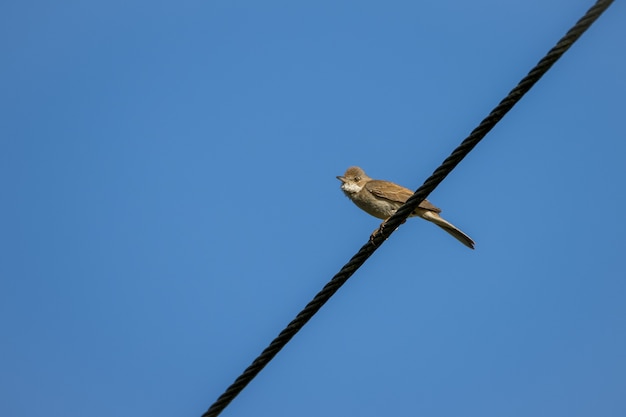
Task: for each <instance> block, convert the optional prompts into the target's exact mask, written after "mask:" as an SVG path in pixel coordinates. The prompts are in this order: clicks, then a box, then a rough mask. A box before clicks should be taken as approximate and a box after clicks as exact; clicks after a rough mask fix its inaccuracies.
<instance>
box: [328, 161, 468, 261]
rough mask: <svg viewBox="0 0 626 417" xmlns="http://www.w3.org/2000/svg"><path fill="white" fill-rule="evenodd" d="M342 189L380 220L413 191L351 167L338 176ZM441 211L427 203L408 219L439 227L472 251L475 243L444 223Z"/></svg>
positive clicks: (421, 204)
mask: <svg viewBox="0 0 626 417" xmlns="http://www.w3.org/2000/svg"><path fill="white" fill-rule="evenodd" d="M337 179H339V180H340V181H341V189H342V190H343V192H344V194H345V195H346V196H348V198H350V200H352V201H353V202H354V204H356V205H357V206H358V207H359V208H361V209H362V210H364V211H365V212H367V213H369V214H371V215H372V216H374V217H377V218H379V219H384V220H386V219H388V218H389V217H391V215H392V214H394V213H395V212H396V210H397V209H398V208H400V206H401V205H402V204H404V203H405V202H406V200H408V199H409V197H411V196H412V195H413V191H411V190H409V189H408V188H404V187H402V186H400V185H398V184H394V183H393V182H390V181H383V180H374V179H372V178H370V177H368V176H367V174H365V171H363V170H362V169H361V168H359V167H350V168H348V169H347V170H346V173H345V174H344V175H343V176H338V177H337ZM439 213H441V209H439V208H437V207H435V206H434V205H432V204H431V203H430V202H429V201H428V200H424V201H422V202H421V203H420V204H419V206H418V208H416V209H415V211H414V212H413V213H412V214H411V215H410V216H409V217H414V216H418V217H421V218H422V219H424V220H428V221H429V222H432V223H434V224H436V225H437V226H439V227H441V228H442V229H443V230H445V231H446V232H448V233H449V234H450V235H452V236H453V237H454V238H456V239H457V240H458V241H459V242H461V243H462V244H464V245H465V246H467V247H468V248H470V249H474V241H473V240H472V239H471V238H470V237H469V236H468V235H466V234H465V233H463V232H462V231H461V230H460V229H458V228H457V227H456V226H454V225H453V224H452V223H450V222H448V221H446V220H445V219H443V218H442V217H441V216H440V215H439Z"/></svg>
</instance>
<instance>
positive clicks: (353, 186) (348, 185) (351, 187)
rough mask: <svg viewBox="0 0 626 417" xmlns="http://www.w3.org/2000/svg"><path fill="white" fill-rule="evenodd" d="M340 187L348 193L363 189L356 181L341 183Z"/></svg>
mask: <svg viewBox="0 0 626 417" xmlns="http://www.w3.org/2000/svg"><path fill="white" fill-rule="evenodd" d="M341 189H342V190H344V191H345V192H346V193H348V194H356V193H358V192H359V191H361V190H362V189H363V186H361V185H358V184H357V183H356V182H344V183H343V184H341Z"/></svg>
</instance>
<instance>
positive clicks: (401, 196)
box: [365, 180, 441, 213]
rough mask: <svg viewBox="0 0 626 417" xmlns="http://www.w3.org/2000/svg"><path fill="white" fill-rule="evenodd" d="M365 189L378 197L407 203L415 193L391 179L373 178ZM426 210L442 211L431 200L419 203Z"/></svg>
mask: <svg viewBox="0 0 626 417" xmlns="http://www.w3.org/2000/svg"><path fill="white" fill-rule="evenodd" d="M365 189H366V190H367V191H369V192H370V193H372V194H374V195H375V196H376V197H378V198H382V199H385V200H389V201H395V202H398V203H405V202H406V200H408V199H409V197H411V196H412V195H413V191H411V190H409V189H408V188H404V187H401V186H399V185H398V184H394V183H393V182H389V181H382V180H372V181H368V182H367V183H366V184H365ZM419 207H420V208H422V209H424V210H429V211H434V212H435V213H441V209H439V208H437V207H435V206H433V205H432V204H431V203H430V201H428V200H424V201H422V202H421V203H420V205H419Z"/></svg>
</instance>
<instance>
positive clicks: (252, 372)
mask: <svg viewBox="0 0 626 417" xmlns="http://www.w3.org/2000/svg"><path fill="white" fill-rule="evenodd" d="M611 3H613V0H598V2H596V4H595V5H594V6H593V7H592V8H591V9H589V10H588V11H587V13H586V14H585V15H584V16H583V17H582V18H581V19H580V20H579V21H578V22H577V23H576V24H575V25H574V26H573V27H572V28H571V29H570V30H569V31H568V32H567V34H566V35H565V36H564V37H563V38H561V40H560V41H559V42H558V43H557V44H556V45H555V46H554V47H553V48H552V49H551V50H550V52H548V53H547V55H546V56H545V57H544V58H543V59H541V61H539V63H538V64H537V65H536V66H535V67H534V68H533V69H532V70H531V71H530V72H529V73H528V75H527V76H526V77H524V78H523V79H522V80H521V81H520V82H519V84H518V85H517V86H516V87H515V88H514V89H513V90H511V92H510V93H509V94H508V95H507V96H506V97H505V98H504V99H503V100H502V101H501V102H500V103H499V104H498V105H497V106H496V107H495V108H494V109H493V110H492V111H491V113H489V115H488V116H487V117H486V118H485V119H484V120H483V121H482V122H480V124H479V125H478V127H477V128H476V129H474V130H473V131H472V133H470V135H469V136H468V137H467V138H466V139H465V140H464V141H463V142H462V143H461V145H459V147H457V148H456V149H455V150H454V151H453V152H452V154H451V155H450V156H449V157H448V158H446V160H445V161H443V163H442V164H441V166H440V167H439V168H437V169H436V170H435V172H434V173H433V174H432V175H431V176H430V177H429V178H428V179H427V180H426V181H425V182H424V184H423V185H422V186H421V187H420V188H418V189H417V191H415V194H413V196H411V198H409V199H408V200H407V202H406V203H405V204H404V205H403V206H402V207H400V208H399V209H398V211H396V213H395V214H394V215H393V216H391V217H390V218H389V219H387V220H386V221H384V222H383V223H382V225H381V228H380V229H379V232H378V233H376V234H375V235H374V236H373V237H372V238H371V239H370V241H369V242H367V243H366V244H365V245H363V247H361V249H360V250H359V251H358V252H357V254H356V255H354V256H353V257H352V259H350V261H349V262H348V263H347V264H345V265H344V266H343V268H341V270H340V271H339V272H338V273H337V274H336V275H335V276H334V277H333V278H332V279H331V280H330V282H328V284H326V285H325V286H324V288H323V289H322V290H321V291H320V292H319V293H318V294H317V295H316V296H315V297H314V298H313V300H311V302H309V304H307V306H306V307H305V308H304V310H302V311H301V312H300V313H299V314H298V315H297V316H296V318H295V319H293V320H292V321H291V323H289V324H288V325H287V327H286V328H285V329H284V330H283V331H282V332H280V334H279V335H278V336H277V337H276V338H275V339H274V340H273V341H272V343H270V345H269V346H268V347H267V348H265V350H264V351H263V352H262V353H261V354H260V355H259V356H258V357H257V358H256V359H255V360H254V362H252V364H251V365H250V366H248V368H246V370H245V371H244V372H243V373H242V374H241V375H240V376H239V377H238V378H237V379H236V380H235V382H233V384H232V385H231V386H229V387H228V389H227V390H226V391H225V392H224V393H223V394H222V395H221V396H220V397H219V398H218V399H217V401H215V403H213V405H211V407H210V408H209V409H208V410H207V411H206V412H205V413H204V414H202V417H215V416H217V415H219V414H220V413H221V412H222V411H223V410H224V408H226V406H227V405H228V404H229V403H230V402H231V401H232V400H233V399H234V398H235V397H236V396H237V395H238V394H239V393H240V392H241V391H242V390H243V389H244V388H245V386H246V385H248V383H249V382H250V381H252V379H253V378H254V377H255V376H256V375H257V374H258V373H259V372H260V371H261V370H262V369H263V368H264V367H265V365H267V364H268V363H269V361H270V360H272V358H273V357H274V356H276V354H277V353H278V352H279V351H280V350H281V349H282V348H283V347H284V346H285V345H286V344H287V342H289V340H291V338H292V337H293V336H294V335H295V334H296V333H297V332H298V331H299V330H300V329H301V328H302V327H303V326H304V325H305V324H306V323H307V322H308V321H309V320H310V319H311V317H313V315H315V313H316V312H317V311H318V310H319V309H320V308H321V307H322V306H323V305H324V304H325V303H326V302H327V301H328V300H329V299H330V297H332V295H333V294H335V292H337V290H339V288H341V286H342V285H343V284H344V283H345V282H346V281H347V280H348V278H350V277H351V276H352V274H354V272H355V271H356V270H357V269H359V267H361V265H363V263H365V261H366V260H367V259H368V258H369V257H370V256H371V255H372V254H373V253H374V252H375V251H376V249H377V248H378V247H379V246H380V245H381V244H382V243H383V242H384V241H385V240H386V239H387V238H388V237H389V236H390V235H391V234H392V233H393V232H394V231H395V230H396V228H397V227H398V226H400V225H401V224H402V223H403V222H404V221H405V220H406V218H407V217H408V216H409V214H411V213H412V212H413V211H414V210H415V208H417V206H418V205H419V203H421V202H422V201H423V200H424V199H425V198H426V197H428V195H429V194H430V193H431V192H432V191H433V190H434V189H435V187H437V186H438V185H439V184H440V183H441V182H442V181H443V180H444V178H446V177H447V176H448V174H449V173H450V172H452V170H453V169H454V168H455V167H456V166H457V165H458V164H459V162H461V160H463V158H465V156H467V154H469V152H470V151H471V150H472V149H473V148H474V147H475V146H476V145H477V144H478V142H480V141H481V140H482V139H483V138H484V137H485V135H486V134H487V133H488V132H489V131H490V130H491V129H493V127H494V126H495V125H496V124H497V123H498V122H499V121H500V120H501V119H502V118H503V117H504V115H505V114H506V113H507V112H508V111H509V110H511V108H512V107H513V106H514V105H515V104H516V103H517V102H518V101H519V100H520V99H521V98H522V96H523V95H524V94H526V93H527V92H528V90H530V88H531V87H532V86H533V85H534V84H535V83H536V82H537V81H539V79H540V78H541V77H542V76H543V75H544V74H545V73H546V72H547V71H548V69H550V67H551V66H552V65H553V64H554V63H555V62H556V61H557V60H558V59H559V58H560V57H561V55H563V53H565V51H567V50H568V49H569V48H570V46H572V44H573V43H574V42H576V40H577V39H578V38H579V37H580V36H581V35H582V34H583V33H584V32H585V31H586V30H587V29H588V28H589V26H591V24H592V23H593V22H594V21H595V20H596V19H597V18H598V17H599V16H600V15H601V14H602V13H603V12H604V11H605V10H606V9H607V8H608V7H609V6H610V5H611Z"/></svg>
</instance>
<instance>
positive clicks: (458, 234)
mask: <svg viewBox="0 0 626 417" xmlns="http://www.w3.org/2000/svg"><path fill="white" fill-rule="evenodd" d="M421 217H422V218H424V219H426V220H428V221H430V222H432V223H435V224H436V225H437V226H439V227H441V228H442V229H443V230H445V231H446V232H448V233H450V234H451V235H452V236H454V238H455V239H456V240H458V241H459V242H461V243H462V244H464V245H465V246H467V247H468V248H470V249H474V241H473V240H472V238H471V237H469V236H468V235H466V234H465V233H463V232H462V231H461V230H459V229H458V228H457V227H456V226H455V225H453V224H452V223H449V222H448V221H446V220H444V219H443V218H442V217H441V216H439V215H438V214H437V213H434V212H432V211H425V212H424V213H422V214H421Z"/></svg>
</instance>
